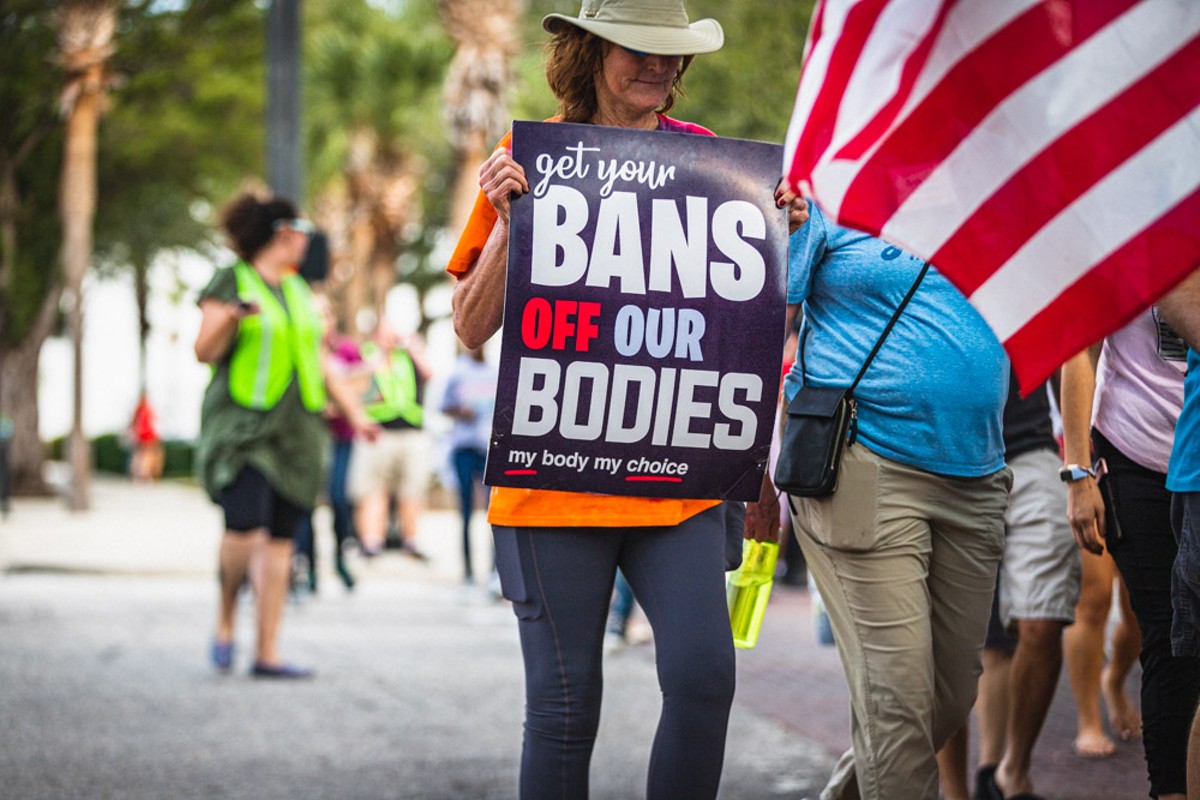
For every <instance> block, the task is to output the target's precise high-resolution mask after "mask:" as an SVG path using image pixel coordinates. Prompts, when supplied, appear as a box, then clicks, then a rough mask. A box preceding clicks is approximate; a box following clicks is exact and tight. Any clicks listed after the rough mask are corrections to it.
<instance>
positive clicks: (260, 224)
mask: <svg viewBox="0 0 1200 800" xmlns="http://www.w3.org/2000/svg"><path fill="white" fill-rule="evenodd" d="M296 216H297V214H296V206H295V205H293V204H292V203H291V202H290V201H288V200H283V199H281V198H268V199H266V200H260V199H259V198H257V197H255V196H254V195H253V194H251V193H250V192H245V193H243V194H241V195H238V196H237V197H236V198H234V199H233V200H232V201H231V202H230V203H229V205H227V206H225V209H224V211H222V212H221V227H222V228H223V229H224V230H225V233H226V234H227V235H228V236H229V243H230V246H232V247H233V251H234V252H235V253H237V254H238V257H239V258H241V259H242V260H243V261H247V262H249V261H252V260H253V259H254V257H255V256H256V255H258V253H259V251H260V250H262V249H263V248H264V247H266V246H267V243H268V242H269V241H271V237H272V236H274V235H275V223H276V222H278V221H279V220H281V219H295V218H296Z"/></svg>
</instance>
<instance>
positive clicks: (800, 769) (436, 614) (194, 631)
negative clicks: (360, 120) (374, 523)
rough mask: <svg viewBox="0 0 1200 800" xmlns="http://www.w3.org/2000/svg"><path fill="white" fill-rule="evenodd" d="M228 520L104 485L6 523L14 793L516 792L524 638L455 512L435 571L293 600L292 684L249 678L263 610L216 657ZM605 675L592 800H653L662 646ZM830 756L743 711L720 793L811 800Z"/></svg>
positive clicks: (5, 709)
mask: <svg viewBox="0 0 1200 800" xmlns="http://www.w3.org/2000/svg"><path fill="white" fill-rule="evenodd" d="M318 522H319V524H320V520H318ZM219 527H220V522H219V518H218V517H217V515H216V513H215V511H214V510H213V509H212V508H211V507H210V506H209V504H208V503H207V501H206V500H204V499H203V498H202V497H200V495H199V493H198V492H197V491H196V490H195V489H193V488H190V487H185V486H180V485H175V484H162V485H158V486H153V487H149V486H131V485H129V484H127V483H123V482H110V481H101V482H99V483H98V484H97V486H96V496H95V509H94V510H93V511H92V512H90V513H88V514H86V515H70V514H67V513H66V512H65V511H63V510H62V508H61V506H60V505H59V504H58V503H57V502H54V501H34V500H18V501H16V504H15V510H14V513H13V515H12V516H11V517H10V518H9V519H8V520H7V521H5V522H3V523H0V574H2V575H3V577H0V798H21V800H41V799H42V798H44V799H45V800H52V799H53V800H63V799H69V798H89V799H90V798H123V799H124V798H147V799H150V798H288V799H289V800H302V799H304V798H314V799H316V798H335V797H336V798H347V799H353V798H412V799H413V800H416V799H418V798H421V799H425V798H427V799H429V800H442V799H443V798H444V799H446V800H451V799H453V800H463V799H466V798H480V799H487V798H497V799H499V798H512V797H515V795H516V790H515V786H516V772H517V757H518V753H519V750H520V738H521V716H522V702H523V700H522V684H521V681H522V677H521V658H520V652H519V645H518V642H517V636H516V624H515V620H514V618H513V615H512V613H511V611H509V610H508V608H507V606H505V605H504V604H497V603H493V602H490V601H489V600H488V599H487V597H486V595H485V594H484V593H483V592H482V591H466V590H464V589H463V588H462V587H460V586H459V585H458V583H457V580H456V575H457V572H458V564H457V561H456V560H455V559H456V557H457V542H456V541H455V540H456V536H457V534H456V532H455V531H456V528H455V525H454V518H453V516H452V515H449V514H441V513H431V514H429V515H428V516H427V518H426V520H425V526H424V527H423V528H422V530H421V534H420V538H421V542H422V544H423V546H425V547H426V549H427V550H428V551H429V552H430V553H431V554H432V556H433V559H432V561H431V563H430V565H429V566H421V565H418V564H415V563H413V562H411V561H409V560H407V559H403V558H402V557H400V556H397V555H392V554H387V555H385V556H382V557H381V558H379V559H377V560H376V561H374V562H371V563H370V564H358V565H357V567H358V571H359V573H360V578H361V580H360V584H359V586H358V587H357V588H356V589H355V591H354V592H353V593H347V592H345V591H344V590H342V588H341V587H340V585H338V584H336V581H335V580H334V579H333V578H332V576H329V575H325V576H323V585H322V590H321V592H320V594H319V596H318V597H316V598H313V599H310V600H308V601H306V602H303V603H300V604H298V605H292V606H291V607H289V609H288V612H287V618H286V620H285V627H284V646H285V651H286V652H287V654H288V655H289V656H290V657H291V658H293V659H295V660H297V661H300V662H303V663H306V664H311V665H313V666H314V667H316V668H317V670H318V672H319V674H318V677H317V678H316V679H315V680H313V681H310V682H303V683H290V684H289V683H278V682H263V681H256V680H254V679H252V678H250V677H248V676H247V675H246V674H245V668H246V666H247V659H248V657H249V655H248V654H249V649H250V645H251V639H250V635H251V630H252V625H251V619H250V617H249V609H246V611H247V614H246V616H244V617H243V618H242V619H241V620H240V622H239V625H240V631H239V638H238V643H239V645H240V647H241V650H242V652H241V653H239V657H238V671H237V672H236V673H235V674H233V675H230V676H225V677H222V676H218V675H215V674H214V673H212V672H211V671H210V669H209V668H208V666H207V664H206V662H205V649H206V640H207V637H208V636H209V634H210V632H211V624H212V616H213V613H214V603H215V594H214V592H215V586H214V579H213V577H212V561H213V557H214V553H215V547H216V540H217V535H218V532H219ZM485 536H486V533H483V534H482V535H481V538H483V537H485ZM325 538H328V537H325ZM481 543H482V542H481ZM478 552H480V553H481V554H485V553H486V550H485V549H484V548H483V547H480V548H478ZM326 561H328V559H326ZM605 677H606V688H607V691H606V694H605V700H604V709H603V722H602V728H601V732H600V738H599V743H598V745H597V748H596V753H595V758H594V761H593V767H592V780H593V797H595V798H598V799H600V798H612V799H613V800H625V799H627V798H635V797H639V796H642V795H643V794H644V790H643V788H642V787H643V785H644V781H645V772H646V763H647V759H648V754H649V751H650V743H651V740H652V737H653V725H654V722H655V718H656V715H657V711H656V710H657V707H658V704H659V695H658V690H657V685H656V681H655V676H654V667H653V661H652V646H651V645H643V646H639V647H634V648H632V649H630V650H628V651H625V652H622V653H619V654H616V655H613V656H610V657H609V658H608V660H607V662H606V665H605ZM830 763H831V762H830V754H829V753H828V752H827V750H826V749H825V748H824V747H822V746H820V745H817V744H814V743H812V742H810V741H809V740H807V739H805V738H803V737H801V736H797V735H795V734H794V733H789V732H788V731H787V730H786V729H785V727H784V726H783V725H782V724H781V723H780V722H778V721H776V720H774V719H772V718H770V717H768V716H765V715H763V714H761V713H759V712H756V711H755V710H753V709H750V708H747V707H744V706H741V705H738V706H737V707H736V708H735V710H734V714H733V719H732V722H731V724H730V747H729V753H728V756H727V759H726V767H725V778H724V781H723V788H722V793H721V797H722V798H726V799H727V800H755V799H757V798H800V797H806V796H810V795H812V794H814V791H813V790H814V787H816V786H818V785H819V784H820V782H821V779H822V778H823V776H824V775H825V774H826V773H827V771H828V769H829V766H830Z"/></svg>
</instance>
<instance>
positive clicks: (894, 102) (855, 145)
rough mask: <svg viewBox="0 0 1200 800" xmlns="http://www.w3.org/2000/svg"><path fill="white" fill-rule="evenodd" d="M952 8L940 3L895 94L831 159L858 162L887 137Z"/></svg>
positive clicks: (948, 1) (949, 2)
mask: <svg viewBox="0 0 1200 800" xmlns="http://www.w3.org/2000/svg"><path fill="white" fill-rule="evenodd" d="M953 6H954V0H943V2H942V7H941V9H939V10H938V14H937V18H936V19H935V20H934V21H933V24H932V25H930V26H929V29H928V30H927V31H925V35H924V36H923V37H921V43H920V44H919V45H917V46H916V47H915V48H913V50H912V53H911V54H910V55H909V57H908V58H907V59H905V61H904V67H903V69H901V71H900V84H899V86H898V87H897V88H896V93H895V94H893V95H892V98H891V99H890V100H888V101H887V103H885V104H884V105H883V108H881V109H879V112H878V113H877V114H876V115H875V116H874V117H873V118H872V119H871V121H870V122H868V123H867V124H866V125H864V126H863V128H862V130H860V131H859V132H858V133H857V134H855V136H854V138H853V139H851V140H850V141H849V142H847V143H846V146H845V147H843V148H842V149H841V150H839V151H838V153H837V155H836V156H834V158H839V159H841V158H844V159H849V160H851V161H857V160H858V159H860V158H862V157H863V155H865V154H866V152H867V150H869V149H871V148H872V147H873V146H874V145H875V142H876V141H877V140H878V139H879V137H881V136H883V135H884V134H885V133H887V132H888V129H889V128H891V127H892V123H893V122H895V121H896V115H897V114H899V113H900V109H901V108H903V107H904V104H905V103H907V102H908V98H909V95H910V94H912V89H913V86H914V85H915V84H916V82H917V78H918V77H919V76H920V74H921V70H923V69H924V68H925V62H926V61H927V60H928V59H929V52H930V51H931V50H932V49H933V43H934V42H935V41H936V40H937V37H938V34H940V33H941V32H942V27H943V26H944V25H945V23H946V17H947V16H948V15H949V13H950V9H951V8H953Z"/></svg>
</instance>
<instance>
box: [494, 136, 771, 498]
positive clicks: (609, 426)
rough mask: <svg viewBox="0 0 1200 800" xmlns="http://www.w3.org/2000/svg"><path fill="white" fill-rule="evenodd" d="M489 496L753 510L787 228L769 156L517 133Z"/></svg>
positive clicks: (711, 143) (767, 431)
mask: <svg viewBox="0 0 1200 800" xmlns="http://www.w3.org/2000/svg"><path fill="white" fill-rule="evenodd" d="M512 142H513V158H514V159H515V160H516V161H517V162H518V163H520V164H521V166H522V167H523V168H524V169H525V173H526V176H527V178H528V180H529V184H530V188H531V191H530V192H529V193H527V194H525V195H523V196H521V197H519V198H516V199H514V200H513V202H512V206H511V215H510V226H509V240H508V241H509V246H508V279H507V288H506V294H505V302H504V328H503V335H502V343H501V344H502V347H501V357H500V369H499V372H500V380H499V385H498V389H497V396H496V412H495V417H494V420H493V427H492V440H491V447H490V450H489V452H488V461H487V471H486V477H485V480H486V482H487V483H489V484H490V485H493V486H511V487H520V488H526V489H558V490H564V491H580V492H598V493H602V494H618V495H632V496H641V497H677V498H714V499H715V498H723V499H738V500H753V499H757V497H758V490H759V486H760V483H761V480H762V473H763V470H764V469H765V467H766V463H767V456H768V452H769V449H770V441H771V429H772V425H773V424H774V418H775V403H776V396H777V393H778V389H779V380H780V366H781V353H782V345H783V333H784V331H783V319H784V305H785V295H786V293H785V282H786V270H787V220H786V215H785V212H784V211H781V210H780V209H778V208H776V206H775V203H774V194H773V193H774V188H775V185H776V183H777V182H778V180H779V165H780V161H781V158H782V151H781V148H780V147H779V146H778V145H771V144H766V143H763V142H749V141H740V140H736V139H722V138H717V137H709V136H697V135H690V134H683V133H662V132H653V131H639V130H631V129H626V128H610V127H600V126H595V125H570V124H563V123H534V122H518V123H516V124H515V125H514V126H513V139H512Z"/></svg>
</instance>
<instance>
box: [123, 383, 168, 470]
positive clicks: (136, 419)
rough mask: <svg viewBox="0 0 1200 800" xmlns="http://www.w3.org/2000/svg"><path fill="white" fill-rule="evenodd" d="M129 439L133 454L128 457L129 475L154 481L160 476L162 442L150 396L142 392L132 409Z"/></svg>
mask: <svg viewBox="0 0 1200 800" xmlns="http://www.w3.org/2000/svg"><path fill="white" fill-rule="evenodd" d="M129 439H130V443H131V445H132V447H133V454H132V455H131V456H130V459H129V475H130V477H131V478H133V480H135V481H139V482H145V481H156V480H158V479H159V478H161V477H162V471H163V444H162V439H160V438H159V435H158V419H157V417H156V415H155V413H154V407H153V406H151V405H150V398H149V397H147V396H146V393H145V392H143V393H142V395H141V397H140V398H138V403H137V406H136V407H135V408H134V410H133V419H132V421H130V423H129Z"/></svg>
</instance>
